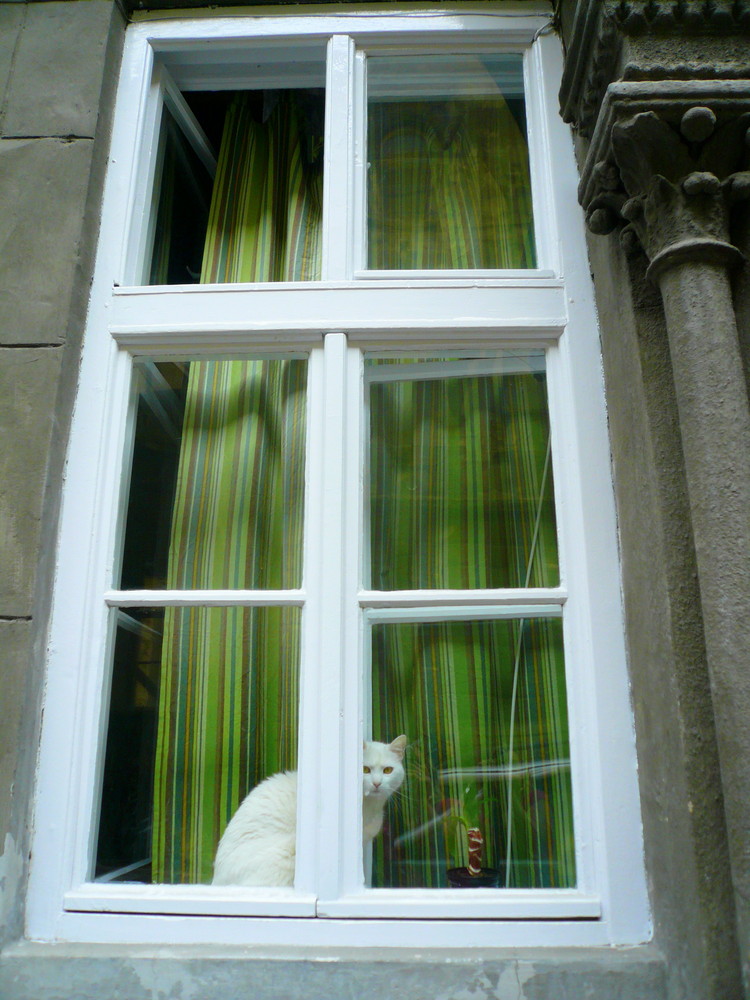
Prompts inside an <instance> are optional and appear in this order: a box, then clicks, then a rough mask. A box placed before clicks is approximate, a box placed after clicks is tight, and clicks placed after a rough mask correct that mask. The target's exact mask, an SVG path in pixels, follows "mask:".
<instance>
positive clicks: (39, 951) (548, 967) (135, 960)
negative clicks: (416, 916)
mask: <svg viewBox="0 0 750 1000" xmlns="http://www.w3.org/2000/svg"><path fill="white" fill-rule="evenodd" d="M225 952H226V953H225V954H224V955H223V957H219V956H218V955H216V954H213V955H212V954H211V952H210V950H208V949H200V948H185V949H174V948H171V949H169V951H168V952H164V953H162V954H160V953H159V951H158V950H154V949H150V950H149V949H144V948H129V949H127V950H126V949H122V948H120V949H102V948H97V947H96V946H86V947H85V949H84V948H80V947H79V948H74V947H71V946H68V947H64V946H63V947H55V946H48V947H40V946H34V945H21V946H17V947H14V948H12V949H10V950H9V951H8V952H7V953H6V954H5V956H4V961H3V964H2V966H0V994H2V996H3V998H4V1000H32V998H33V1000H63V998H66V1000H68V998H72V997H76V998H79V997H80V998H84V997H92V998H94V997H96V998H99V997H107V1000H152V998H154V997H164V998H167V997H170V998H171V997H174V998H177V997H179V998H180V1000H226V998H227V997H240V996H243V997H244V996H248V997H249V996H252V997H253V1000H355V998H356V1000H393V998H394V997H408V998H409V1000H474V998H477V997H482V998H483V1000H553V998H554V1000H581V997H592V998H593V997H596V1000H665V998H666V993H665V984H664V967H663V963H662V960H661V959H660V957H659V956H658V955H656V954H655V953H654V952H653V951H652V950H651V949H648V948H644V949H629V950H628V951H625V952H618V951H616V950H615V949H601V950H599V951H597V950H595V949H588V950H586V949H582V950H581V951H580V952H578V953H576V954H571V952H570V951H556V950H554V949H550V950H548V951H546V952H533V951H532V952H530V953H527V955H523V956H522V955H520V954H519V953H513V952H510V953H506V954H505V955H498V956H497V957H494V956H493V957H490V958H482V957H477V956H472V955H471V953H470V952H468V951H464V952H460V951H456V952H455V953H453V954H452V955H450V956H446V957H442V958H441V957H436V956H434V955H433V956H430V955H429V954H428V955H425V956H422V957H419V958H412V957H410V956H404V957H402V958H401V959H400V960H399V959H395V958H394V957H393V955H392V953H391V954H390V955H383V954H382V952H373V951H367V950H365V951H363V952H362V953H361V954H360V955H359V956H358V958H357V959H355V960H350V961H347V960H346V959H345V958H343V957H342V956H341V955H326V954H323V955H321V956H320V958H319V959H318V960H316V959H315V958H312V957H310V958H304V956H300V959H299V960H298V961H294V960H289V959H283V958H279V959H276V960H272V959H268V958H262V957H260V958H247V957H245V958H244V959H243V958H241V957H238V956H237V954H236V952H235V954H234V957H232V955H231V951H230V950H229V949H225ZM62 984H64V986H63V985H62Z"/></svg>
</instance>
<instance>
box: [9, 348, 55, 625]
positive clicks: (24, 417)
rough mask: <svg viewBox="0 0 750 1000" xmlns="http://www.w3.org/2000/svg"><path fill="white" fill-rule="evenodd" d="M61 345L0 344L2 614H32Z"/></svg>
mask: <svg viewBox="0 0 750 1000" xmlns="http://www.w3.org/2000/svg"><path fill="white" fill-rule="evenodd" d="M60 364H61V349H59V348H29V349H27V348H4V349H2V348H0V439H1V440H2V441H3V442H4V446H3V448H2V449H1V450H0V566H2V568H3V570H2V574H0V615H2V616H3V617H6V616H7V617H23V616H28V615H31V614H32V609H33V594H34V582H35V576H36V566H37V561H38V559H39V538H40V531H41V516H42V504H43V497H44V489H45V483H46V476H47V463H48V453H49V447H50V441H51V435H52V427H53V418H54V405H55V400H56V397H57V385H58V378H59V374H60Z"/></svg>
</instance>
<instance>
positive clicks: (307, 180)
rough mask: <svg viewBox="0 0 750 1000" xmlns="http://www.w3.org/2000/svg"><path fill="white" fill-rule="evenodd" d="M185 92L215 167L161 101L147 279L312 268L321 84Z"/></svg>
mask: <svg viewBox="0 0 750 1000" xmlns="http://www.w3.org/2000/svg"><path fill="white" fill-rule="evenodd" d="M316 75H319V74H316ZM187 96H188V101H189V103H190V104H191V105H192V109H193V111H194V113H195V114H196V116H197V118H198V120H199V123H200V124H201V125H202V126H203V128H204V129H205V131H206V132H208V133H209V134H210V135H212V137H213V135H214V134H216V133H218V134H219V135H220V137H221V142H220V146H219V154H218V158H217V165H216V175H215V177H212V176H211V174H210V173H209V171H208V169H207V168H206V166H205V165H204V163H203V162H202V161H201V159H200V158H199V157H198V156H197V155H196V153H195V152H194V150H193V148H192V146H191V145H190V143H189V142H188V140H187V139H186V137H185V134H184V133H183V132H182V131H181V129H180V127H179V125H178V123H177V120H176V119H175V118H173V117H172V116H171V115H170V114H169V112H168V111H166V110H165V112H164V116H163V124H162V138H161V149H162V156H161V170H160V172H159V174H158V179H157V184H158V192H159V196H158V203H157V207H156V225H155V235H154V246H153V252H152V259H151V273H150V279H149V280H150V283H151V284H174V283H178V284H179V283H186V282H202V283H206V282H257V281H312V280H315V279H316V278H319V277H320V236H321V204H322V190H323V126H324V110H325V93H324V91H323V90H322V89H314V88H310V89H268V90H247V91H240V92H237V93H234V94H229V93H227V92H226V91H220V92H216V93H213V94H209V93H199V94H192V95H191V94H188V95H187ZM217 125H218V126H219V127H218V128H217Z"/></svg>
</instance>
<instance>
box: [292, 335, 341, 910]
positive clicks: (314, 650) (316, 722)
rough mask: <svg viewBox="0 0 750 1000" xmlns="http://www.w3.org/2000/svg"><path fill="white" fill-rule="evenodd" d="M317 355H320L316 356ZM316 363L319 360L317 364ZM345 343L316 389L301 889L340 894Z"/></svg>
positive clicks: (325, 359)
mask: <svg viewBox="0 0 750 1000" xmlns="http://www.w3.org/2000/svg"><path fill="white" fill-rule="evenodd" d="M316 355H317V352H316ZM317 360H318V359H317V358H316V361H317ZM345 361H346V336H345V335H344V334H343V333H332V334H329V335H328V336H327V337H326V339H325V344H324V350H323V352H322V359H321V362H320V364H317V363H316V366H315V369H314V373H311V374H314V382H312V381H311V396H312V406H311V410H312V412H311V414H310V416H311V426H312V427H313V428H314V430H312V431H311V439H310V455H309V461H310V470H311V472H310V483H309V489H308V497H309V514H308V519H307V530H308V536H309V538H308V543H307V548H306V553H305V555H306V568H305V580H306V590H307V591H308V593H309V595H310V596H309V600H308V602H307V605H306V616H307V621H306V627H305V646H304V649H303V681H302V705H301V725H300V734H301V740H300V755H299V756H300V760H299V779H298V788H299V802H298V824H299V825H298V837H297V851H298V853H297V877H296V881H295V885H296V886H297V888H298V889H302V890H311V889H314V890H315V891H316V892H317V893H318V894H319V895H320V896H322V897H325V898H331V897H334V898H335V897H336V896H337V895H338V893H339V884H340V883H339V879H340V858H341V854H342V850H343V840H344V838H343V831H342V823H341V802H342V794H341V793H340V791H339V790H340V789H341V788H342V787H343V777H342V773H343V770H344V765H343V758H344V754H343V752H342V722H341V720H342V717H343V716H344V714H345V713H344V711H343V702H342V698H343V684H344V662H345V654H344V641H343V634H344V628H343V615H344V610H343V609H344V587H343V573H344V566H345V564H346V551H345V537H344V527H343V526H344V518H345V504H344V478H345V445H344V441H343V437H342V433H341V429H342V427H345V426H346V412H345V403H344V400H345V390H346V371H345Z"/></svg>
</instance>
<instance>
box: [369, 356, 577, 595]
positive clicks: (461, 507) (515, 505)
mask: <svg viewBox="0 0 750 1000" xmlns="http://www.w3.org/2000/svg"><path fill="white" fill-rule="evenodd" d="M365 385H366V393H367V396H368V398H369V417H370V439H369V447H370V453H369V460H368V463H367V466H368V468H367V481H368V495H367V499H366V511H367V512H368V514H369V520H370V531H369V535H370V586H372V587H373V588H374V589H376V590H411V589H420V588H447V589H453V588H455V589H476V588H495V587H551V586H555V585H557V583H558V582H559V569H558V555H557V537H556V523H555V509H554V489H553V481H552V463H551V457H550V429H549V415H548V409H547V394H546V378H545V368H544V353H543V352H542V351H503V352H499V353H497V354H495V356H493V357H480V358H477V357H473V358H471V357H467V358H460V357H458V358H456V357H454V358H425V359H420V358H411V359H409V358H398V359H394V358H385V359H383V358H375V357H368V358H366V360H365Z"/></svg>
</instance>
